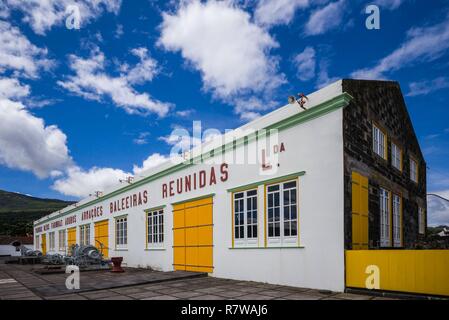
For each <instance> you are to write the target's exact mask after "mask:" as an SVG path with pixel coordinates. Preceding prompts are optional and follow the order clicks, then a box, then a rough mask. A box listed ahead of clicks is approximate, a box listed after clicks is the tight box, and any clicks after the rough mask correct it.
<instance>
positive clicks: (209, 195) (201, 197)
mask: <svg viewBox="0 0 449 320" xmlns="http://www.w3.org/2000/svg"><path fill="white" fill-rule="evenodd" d="M210 197H215V193H209V194H206V195H204V196H199V197H196V198H190V199H186V200H182V201H178V202H173V203H172V204H171V205H172V206H175V205H178V204H183V203H187V202H191V201H197V200H201V199H206V198H210Z"/></svg>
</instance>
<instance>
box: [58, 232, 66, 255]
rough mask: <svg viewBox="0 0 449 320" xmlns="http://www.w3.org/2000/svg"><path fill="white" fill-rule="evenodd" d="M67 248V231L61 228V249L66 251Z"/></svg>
mask: <svg viewBox="0 0 449 320" xmlns="http://www.w3.org/2000/svg"><path fill="white" fill-rule="evenodd" d="M65 248H66V231H65V230H59V251H65Z"/></svg>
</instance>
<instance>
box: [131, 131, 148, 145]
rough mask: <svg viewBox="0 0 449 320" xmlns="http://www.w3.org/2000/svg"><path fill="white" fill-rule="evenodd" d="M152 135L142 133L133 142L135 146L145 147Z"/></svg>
mask: <svg viewBox="0 0 449 320" xmlns="http://www.w3.org/2000/svg"><path fill="white" fill-rule="evenodd" d="M149 135H150V133H149V132H141V133H139V136H138V137H137V138H135V139H134V140H133V143H134V144H138V145H143V144H147V143H148V139H147V138H148V136H149Z"/></svg>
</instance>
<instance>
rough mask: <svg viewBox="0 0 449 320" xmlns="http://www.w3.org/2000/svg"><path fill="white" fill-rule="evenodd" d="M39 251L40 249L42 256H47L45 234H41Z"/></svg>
mask: <svg viewBox="0 0 449 320" xmlns="http://www.w3.org/2000/svg"><path fill="white" fill-rule="evenodd" d="M41 249H42V254H43V255H46V254H47V234H46V233H43V234H42V240H41Z"/></svg>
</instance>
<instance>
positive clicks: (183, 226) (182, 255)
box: [173, 197, 214, 272]
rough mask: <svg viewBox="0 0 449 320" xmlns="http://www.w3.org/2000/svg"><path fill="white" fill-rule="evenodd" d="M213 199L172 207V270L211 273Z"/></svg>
mask: <svg viewBox="0 0 449 320" xmlns="http://www.w3.org/2000/svg"><path fill="white" fill-rule="evenodd" d="M212 205H213V202H212V197H210V198H205V199H200V200H195V201H191V202H186V203H182V204H178V205H174V206H173V241H174V243H173V257H174V258H173V260H174V261H173V266H174V269H175V270H185V271H198V272H212V271H213V268H214V267H213V215H212Z"/></svg>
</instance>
